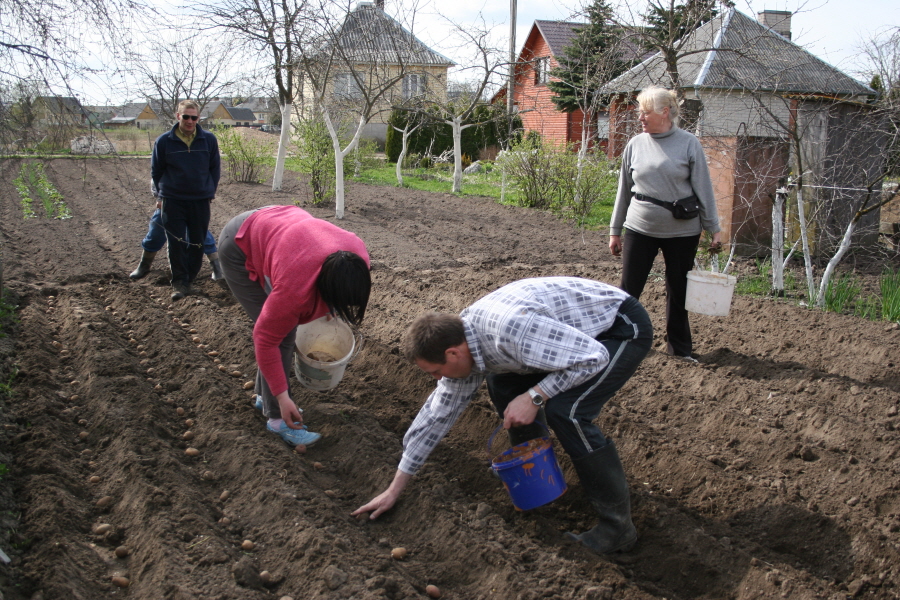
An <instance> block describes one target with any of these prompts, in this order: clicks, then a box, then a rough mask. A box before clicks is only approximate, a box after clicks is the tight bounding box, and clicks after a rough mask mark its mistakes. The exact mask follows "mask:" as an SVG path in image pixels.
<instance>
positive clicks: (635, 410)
mask: <svg viewBox="0 0 900 600" xmlns="http://www.w3.org/2000/svg"><path fill="white" fill-rule="evenodd" d="M148 163H149V161H148V160H147V159H130V160H122V159H108V158H107V159H101V158H90V159H84V160H69V159H60V160H52V161H48V162H47V163H46V171H47V174H48V177H49V178H50V180H51V181H52V182H53V183H54V184H55V185H56V186H57V188H59V190H60V191H61V192H62V194H63V196H64V198H65V202H66V203H67V204H68V206H69V207H70V209H71V211H72V214H73V215H74V216H73V218H71V219H69V220H65V221H59V220H48V219H45V218H35V219H28V220H24V219H23V218H22V210H21V205H20V202H19V197H18V194H17V192H16V190H15V188H14V187H13V185H12V183H11V181H12V180H13V179H14V178H15V177H16V174H17V172H18V169H19V168H20V165H21V163H20V162H19V161H15V160H5V161H2V162H0V174H2V177H0V233H2V250H3V261H4V266H5V273H4V280H5V285H6V286H7V287H8V288H9V289H10V291H11V292H12V293H13V294H14V295H13V296H11V297H14V298H16V300H15V301H16V302H17V303H18V304H19V317H20V324H19V325H18V327H17V330H16V331H15V333H14V338H13V341H14V343H15V347H14V349H13V350H10V352H12V351H14V353H15V354H14V356H13V358H11V359H10V361H14V364H15V366H16V368H17V369H18V374H17V376H16V377H15V378H14V379H13V380H12V395H11V396H8V397H6V398H5V399H3V401H2V406H0V421H2V430H0V439H2V445H0V462H3V463H4V464H6V465H7V466H8V467H9V469H10V472H9V473H8V474H6V475H5V476H3V479H2V482H0V510H2V516H0V548H2V549H3V550H5V551H6V552H7V553H8V554H9V555H10V557H11V558H12V562H11V564H8V565H0V590H2V594H3V598H5V599H6V600H19V599H37V598H45V599H51V598H75V599H77V598H84V599H95V598H100V597H128V598H142V599H159V598H168V599H174V600H186V599H197V600H199V599H206V600H211V599H217V600H225V599H242V600H245V599H275V598H281V597H283V596H290V597H293V598H295V599H297V600H299V599H300V598H304V599H320V598H321V599H325V598H329V599H331V598H335V599H336V598H342V599H346V598H353V599H376V598H385V599H392V600H398V599H401V598H424V597H426V596H425V586H426V585H428V584H434V585H437V586H438V587H439V588H440V589H441V590H442V592H443V598H457V599H466V600H474V599H488V598H490V599H508V600H530V599H537V598H558V599H563V600H569V599H572V600H574V599H579V600H580V599H586V598H587V599H601V598H603V599H611V598H622V599H629V600H630V599H651V598H654V599H663V598H670V599H671V598H723V599H724V598H785V597H791V598H794V597H796V598H844V597H848V596H857V597H871V598H895V597H897V595H898V594H900V533H898V531H900V477H898V476H900V459H898V452H900V445H898V440H900V435H898V432H897V427H898V424H900V423H898V416H897V415H898V403H900V369H898V365H897V361H898V359H900V328H898V326H897V325H894V324H889V323H879V322H869V321H863V320H860V319H857V318H853V317H849V316H843V315H838V314H831V313H823V312H819V311H811V310H808V309H805V308H802V307H799V306H796V305H794V304H793V303H789V302H775V301H771V300H764V299H753V298H748V297H737V298H736V299H735V302H734V306H733V310H732V313H731V315H730V316H729V317H722V318H714V317H702V316H697V317H694V318H693V329H694V332H695V336H696V343H695V347H696V350H697V353H698V355H699V358H700V362H699V363H698V364H695V365H691V364H687V363H684V362H681V361H677V360H673V359H671V358H670V357H667V356H666V355H664V354H662V353H661V352H660V350H661V349H662V348H663V345H662V339H661V336H659V335H658V336H657V339H656V341H655V350H654V351H653V352H652V353H651V355H650V356H649V357H648V358H647V359H646V360H645V361H644V363H643V365H642V366H641V368H640V369H639V371H638V373H637V374H636V375H635V377H634V378H633V379H632V380H631V382H630V383H629V384H628V385H627V386H626V387H625V388H624V389H623V390H622V391H621V392H620V393H619V394H617V396H616V397H615V398H614V399H613V400H612V401H611V402H610V404H609V405H608V407H607V408H606V409H605V410H604V411H603V413H602V415H601V417H600V420H599V423H600V426H601V428H602V429H603V431H604V432H605V433H606V434H607V435H609V436H611V437H612V438H614V439H615V440H616V443H617V444H618V446H619V449H620V452H621V455H622V458H623V462H624V464H625V467H626V472H627V474H628V477H629V482H630V486H631V491H632V498H633V507H634V519H635V524H636V526H637V528H638V532H639V535H640V539H639V541H638V543H637V545H636V546H635V548H634V549H633V550H632V551H630V552H628V553H625V554H620V555H615V556H609V557H600V556H596V555H594V554H592V553H591V552H590V551H588V550H586V549H584V548H582V547H580V546H577V545H574V544H572V543H571V542H568V541H567V540H566V538H565V536H564V532H565V531H569V530H576V531H581V530H584V529H585V528H588V527H590V526H591V525H592V520H593V518H592V515H591V509H590V507H589V504H588V502H587V500H586V498H585V496H584V495H583V492H582V490H581V488H580V485H579V484H578V482H577V478H576V477H575V475H574V471H573V469H572V467H571V464H570V463H569V462H568V460H567V458H566V457H565V456H564V455H563V454H562V453H559V456H560V461H561V464H562V467H563V470H564V473H565V476H566V479H567V481H568V483H569V491H568V492H567V493H566V494H564V495H563V496H562V497H561V498H560V499H558V500H556V501H554V502H553V503H551V504H549V505H547V506H544V507H541V508H538V509H536V510H533V511H529V512H518V511H516V510H515V509H514V508H513V506H512V504H511V502H510V499H509V497H508V495H507V494H506V492H505V491H504V490H503V488H502V487H501V485H500V483H499V482H498V481H497V479H496V478H495V477H494V476H493V475H492V474H491V472H490V467H489V465H490V458H489V456H488V451H487V448H486V443H487V440H488V438H489V436H490V434H491V432H492V431H493V430H494V428H495V427H496V426H497V424H498V419H497V418H496V415H495V414H494V413H493V411H492V409H491V405H490V403H489V401H488V399H487V396H486V392H485V391H484V390H482V391H481V392H480V393H479V395H478V397H477V398H476V399H475V400H474V401H473V403H472V405H471V406H470V407H469V408H468V409H467V410H466V412H465V413H464V414H463V416H462V418H461V419H460V422H459V423H458V424H457V425H456V427H455V428H454V429H453V431H452V432H451V433H450V435H449V436H448V437H447V438H446V439H445V441H444V442H443V443H442V444H441V445H440V446H439V447H438V449H437V450H436V452H435V453H434V455H433V456H432V458H431V460H430V461H429V463H428V464H427V466H426V467H425V468H424V469H423V471H422V472H421V473H420V474H419V475H418V476H417V477H416V478H415V479H414V480H413V482H412V483H411V484H410V486H409V487H408V488H407V491H406V492H405V493H404V495H403V497H402V498H401V500H400V502H399V503H398V505H397V506H396V507H395V508H394V509H393V510H392V511H390V512H389V513H387V514H385V515H383V516H382V517H381V518H380V519H378V520H377V521H366V520H358V519H354V518H352V517H351V516H350V513H351V511H353V510H354V509H355V508H357V507H358V506H360V505H362V504H363V503H365V502H366V501H368V500H369V499H370V498H371V497H372V496H373V495H375V494H376V493H378V492H379V491H381V490H382V489H383V488H384V487H385V486H386V485H387V484H388V483H389V482H390V480H391V478H392V477H393V474H394V472H395V469H396V466H397V461H398V459H399V457H400V453H401V443H402V437H403V434H404V432H405V430H406V428H407V427H408V425H409V424H410V422H411V420H412V418H413V417H414V416H415V414H416V412H417V410H418V409H419V407H420V406H421V403H422V401H423V400H424V398H425V397H426V395H427V394H428V392H429V391H430V390H431V389H432V388H433V385H434V383H433V380H431V378H430V377H428V376H427V375H425V374H423V373H421V372H420V371H418V370H417V369H416V368H415V367H413V366H411V365H408V364H406V363H405V362H403V361H402V360H401V359H400V357H399V355H398V343H399V339H400V335H401V333H402V331H403V329H404V328H405V326H406V325H407V324H408V323H409V322H410V320H411V319H413V318H414V317H415V316H416V315H418V314H419V313H421V312H423V311H425V310H439V311H452V312H456V311H459V310H461V309H462V308H464V307H465V306H466V305H468V304H469V303H471V302H472V301H474V300H475V299H477V298H479V297H480V296H482V295H484V294H485V293H487V292H489V291H492V290H494V289H496V288H497V287H499V286H500V285H503V284H505V283H507V282H510V281H514V280H516V279H520V278H524V277H534V276H546V275H574V276H580V277H589V278H594V279H598V280H601V281H606V282H610V283H617V282H618V280H619V276H620V263H619V262H618V261H617V260H615V259H613V258H612V257H610V256H609V253H608V251H607V250H606V244H605V241H604V238H603V236H602V235H601V233H599V232H581V231H579V230H577V229H575V228H573V227H571V226H570V225H569V224H567V223H565V222H562V221H559V220H557V219H556V218H554V217H553V216H552V215H549V214H545V213H540V212H536V211H529V210H524V209H519V208H512V207H505V206H500V205H498V204H496V203H494V202H491V201H489V200H486V199H481V198H471V197H464V198H460V197H456V196H452V195H448V194H428V193H423V192H417V191H411V190H404V189H392V188H381V187H370V186H365V185H355V184H351V185H350V186H349V189H348V193H347V214H346V218H345V219H343V220H342V221H340V222H339V224H340V225H341V226H342V227H344V228H346V229H349V230H351V231H354V232H356V233H357V234H358V235H359V236H360V237H361V238H362V239H363V240H365V242H366V243H367V245H368V247H369V249H370V252H371V255H372V258H373V276H374V290H373V297H372V300H371V303H370V307H369V311H368V313H367V317H366V323H365V324H364V327H363V333H364V334H365V337H366V343H365V346H364V348H363V350H362V351H361V352H360V354H359V355H358V357H357V358H356V359H355V360H354V361H353V362H352V363H351V364H350V365H349V366H348V368H347V371H346V374H345V376H344V380H343V381H342V382H341V384H340V385H339V386H338V387H337V388H336V389H334V390H331V391H328V392H320V393H317V392H311V391H308V390H305V389H304V388H302V387H301V386H300V385H299V384H297V383H296V382H295V383H294V384H293V388H292V393H293V395H294V397H295V398H296V399H297V401H298V403H299V404H300V405H301V406H302V407H303V408H304V410H305V411H306V412H305V417H306V420H307V422H308V423H309V425H310V426H311V428H312V429H313V430H315V431H319V432H321V433H322V434H323V435H324V438H323V440H322V441H321V442H320V443H319V444H317V445H316V446H315V447H313V448H310V449H309V450H308V451H307V452H306V453H305V454H297V453H294V452H293V451H292V450H291V449H290V448H289V447H287V446H286V445H285V444H283V443H282V442H281V441H280V440H279V439H278V438H277V437H275V436H273V435H271V434H267V433H266V432H265V429H264V421H263V417H262V416H261V415H260V414H259V413H258V412H257V411H256V410H255V409H254V408H253V406H252V405H251V404H250V396H249V395H250V392H249V391H247V389H246V383H247V382H249V381H251V380H252V378H253V376H254V374H255V364H254V358H253V350H252V346H251V344H250V334H251V324H250V322H249V320H248V319H247V317H246V316H245V314H244V313H243V311H242V310H241V309H240V307H239V306H238V305H237V304H236V303H235V302H234V300H233V298H232V297H231V296H230V295H229V294H228V293H226V292H225V291H224V290H223V289H221V288H220V287H218V286H217V285H216V284H214V283H213V282H212V281H210V280H209V279H208V276H209V271H208V268H206V267H205V268H204V271H203V274H202V275H203V281H202V283H201V285H200V289H201V293H200V294H199V295H197V296H191V297H189V298H188V299H186V300H184V301H181V302H178V303H171V302H170V301H169V293H170V288H169V286H168V283H167V274H166V272H165V262H164V261H163V260H158V261H157V262H156V264H155V265H154V267H155V269H154V270H153V271H152V272H151V275H150V276H149V277H147V278H146V279H144V280H142V281H140V282H132V281H130V280H129V279H128V277H127V274H128V273H129V272H130V271H131V270H132V269H133V268H134V266H135V265H136V262H137V260H138V257H139V253H140V248H139V241H140V239H141V237H142V236H143V234H144V232H145V231H146V227H147V221H148V218H149V216H150V213H151V212H152V198H151V197H150V196H149V193H148V192H147V185H146V181H147V176H148V171H149V164H148ZM305 196H306V192H305V191H304V188H303V185H302V182H300V181H297V180H296V179H294V178H293V177H289V178H287V180H286V184H285V189H284V190H283V191H280V192H272V191H271V190H270V189H269V188H268V187H267V186H264V185H249V184H237V183H229V182H223V185H222V186H221V188H220V190H219V193H218V195H217V198H216V199H215V201H214V202H213V205H212V208H213V217H212V228H213V230H214V232H216V233H218V231H219V230H220V229H221V227H222V226H223V225H224V224H225V223H226V222H227V221H228V220H229V219H230V218H231V217H232V216H234V215H236V214H238V213H240V212H243V211H245V210H248V209H251V208H254V207H258V206H263V205H267V204H288V203H292V202H294V201H295V200H298V199H301V198H303V197H305ZM310 211H311V212H312V213H313V214H314V215H316V216H318V217H322V218H327V219H333V209H331V208H317V207H313V208H310ZM661 271H662V266H661V265H660V266H659V268H658V269H656V270H655V272H656V273H661ZM664 295H665V292H664V288H663V284H662V282H661V280H660V278H659V277H656V276H652V277H651V281H650V283H649V285H648V288H647V291H646V292H645V296H644V298H642V301H643V302H644V303H645V305H646V306H647V307H648V309H649V311H650V313H651V314H652V316H653V319H654V326H655V327H656V328H657V330H660V331H661V329H662V327H661V326H662V320H663V314H664ZM9 364H10V365H12V364H13V363H12V362H10V363H9ZM191 448H192V449H195V450H196V452H188V449H191ZM245 541H249V542H252V546H251V544H245ZM395 547H404V548H406V549H407V551H408V554H407V556H406V558H405V559H403V560H396V559H393V558H392V557H391V550H392V548H395ZM116 578H119V579H116ZM122 578H124V579H127V582H128V586H127V587H117V584H119V585H124V584H125V583H126V582H125V581H124V579H122Z"/></svg>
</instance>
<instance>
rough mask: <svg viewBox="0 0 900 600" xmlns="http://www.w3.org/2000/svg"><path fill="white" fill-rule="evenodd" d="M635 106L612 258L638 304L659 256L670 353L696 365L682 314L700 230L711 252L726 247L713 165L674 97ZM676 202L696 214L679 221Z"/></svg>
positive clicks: (658, 93)
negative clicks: (638, 129) (682, 120)
mask: <svg viewBox="0 0 900 600" xmlns="http://www.w3.org/2000/svg"><path fill="white" fill-rule="evenodd" d="M637 102H638V106H639V109H640V114H639V118H640V121H641V126H642V128H643V133H640V134H638V135H637V136H635V137H634V138H632V139H631V141H629V142H628V145H627V146H626V147H625V152H624V153H623V155H622V169H621V173H620V176H619V191H618V194H617V196H616V205H615V207H614V209H613V214H612V220H611V222H610V230H609V232H610V235H609V249H610V251H611V252H612V253H613V255H614V256H619V255H621V256H622V283H621V286H620V287H621V288H622V289H623V290H625V291H626V292H628V293H629V294H631V295H632V296H633V297H635V298H640V297H641V292H643V291H644V285H645V284H646V282H647V276H648V275H649V274H650V269H651V268H652V266H653V261H654V260H655V259H656V255H657V254H658V253H659V251H660V250H662V253H663V259H664V261H665V265H666V343H667V350H668V352H669V354H672V355H674V356H678V357H682V358H684V359H686V360H689V361H693V362H696V361H695V359H694V358H693V357H692V356H691V352H692V350H693V348H692V342H691V327H690V323H689V321H688V313H687V310H685V308H684V299H685V295H686V293H687V273H688V271H690V270H691V267H692V266H693V264H694V257H695V256H696V254H697V245H698V243H699V241H700V234H701V232H702V231H703V230H706V231H708V232H710V233H711V234H712V238H713V239H712V246H711V250H715V251H717V250H718V249H719V248H720V247H721V243H720V241H719V237H720V233H719V216H718V213H717V211H716V199H715V196H714V194H713V187H712V181H711V180H710V177H709V167H708V166H707V164H706V156H705V155H704V154H703V147H702V146H701V145H700V141H699V140H698V139H697V138H696V137H695V136H694V135H692V134H690V133H688V132H687V131H684V130H683V129H679V128H678V124H677V123H678V100H677V97H676V95H675V92H673V91H672V90H667V89H663V88H658V87H651V88H647V89H645V90H644V91H643V92H641V93H640V94H638V97H637ZM676 200H684V201H687V202H686V204H687V205H691V204H694V205H699V207H698V208H699V210H698V211H697V215H696V216H694V217H692V218H676V216H675V213H674V212H673V203H674V202H675V201H676ZM682 217H683V216H682Z"/></svg>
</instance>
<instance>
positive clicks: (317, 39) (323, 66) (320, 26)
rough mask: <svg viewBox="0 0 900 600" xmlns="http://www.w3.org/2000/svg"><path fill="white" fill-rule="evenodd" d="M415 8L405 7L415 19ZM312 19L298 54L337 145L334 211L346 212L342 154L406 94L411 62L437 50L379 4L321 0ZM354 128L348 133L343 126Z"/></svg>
mask: <svg viewBox="0 0 900 600" xmlns="http://www.w3.org/2000/svg"><path fill="white" fill-rule="evenodd" d="M414 12H415V11H414V10H411V11H407V13H406V14H407V18H408V19H410V20H411V18H412V15H413V14H414ZM315 14H316V15H317V16H316V17H315V18H314V19H313V20H312V21H313V22H314V23H315V26H314V27H313V28H312V31H314V35H313V36H312V39H313V40H314V43H312V44H309V45H307V46H305V47H304V48H303V50H302V52H301V55H300V57H299V60H298V66H299V69H300V76H301V77H302V81H303V83H302V87H303V89H304V95H309V96H310V97H311V98H312V102H311V104H310V106H306V107H304V108H305V109H306V110H307V111H318V113H319V114H320V115H321V117H322V119H323V120H324V121H325V125H326V127H327V128H328V133H329V135H330V136H331V140H332V145H333V147H334V160H335V174H336V182H335V215H336V216H337V218H338V219H342V218H343V217H344V178H343V173H344V166H343V165H344V158H345V157H346V156H347V155H348V154H349V153H350V152H352V151H353V150H354V149H355V148H356V147H357V144H358V143H359V139H360V137H361V136H362V134H363V131H364V130H365V128H366V125H367V124H368V123H369V122H370V120H371V119H372V118H373V117H374V116H376V115H379V114H381V113H388V112H389V111H390V109H391V106H392V105H393V104H394V103H395V102H398V101H399V99H400V98H402V94H403V89H402V85H401V84H402V82H403V81H404V78H405V77H406V75H407V74H408V73H409V67H410V65H411V64H416V65H422V64H429V63H430V62H432V61H433V57H432V56H431V54H435V53H433V52H432V51H431V50H429V49H428V48H427V47H425V46H424V45H422V44H421V43H420V42H419V41H418V40H417V39H416V38H415V36H414V35H413V34H412V32H411V31H409V30H407V29H405V28H403V27H402V26H401V25H400V24H399V23H398V22H397V21H396V20H394V19H393V18H391V17H389V16H388V15H387V14H386V13H385V12H384V11H383V10H382V9H381V8H380V7H379V6H377V5H374V4H360V5H358V6H357V7H356V9H355V10H349V8H348V7H344V6H340V5H337V4H334V3H331V2H329V1H328V0H323V1H322V2H321V3H320V4H319V6H318V8H317V10H316V13H315ZM344 130H346V131H348V132H351V133H350V135H349V139H347V136H346V135H342V133H341V132H342V131H344Z"/></svg>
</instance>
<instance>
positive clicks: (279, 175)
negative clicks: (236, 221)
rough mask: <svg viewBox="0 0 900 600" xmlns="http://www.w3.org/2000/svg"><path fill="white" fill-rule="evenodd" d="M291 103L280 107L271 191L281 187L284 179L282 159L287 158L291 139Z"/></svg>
mask: <svg viewBox="0 0 900 600" xmlns="http://www.w3.org/2000/svg"><path fill="white" fill-rule="evenodd" d="M292 106H293V105H292V104H291V103H287V104H285V105H283V106H282V107H281V135H280V136H278V156H277V157H276V158H275V175H274V176H273V177H272V191H273V192H277V191H279V190H280V189H281V182H282V181H283V180H284V161H285V159H286V158H287V147H288V143H289V142H290V140H291V107H292Z"/></svg>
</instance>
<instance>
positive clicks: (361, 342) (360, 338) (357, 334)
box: [348, 327, 366, 362]
mask: <svg viewBox="0 0 900 600" xmlns="http://www.w3.org/2000/svg"><path fill="white" fill-rule="evenodd" d="M352 331H353V339H354V340H356V341H355V343H354V345H353V354H351V355H350V359H349V360H353V359H354V358H356V355H357V354H359V351H360V350H362V348H363V346H365V345H366V336H364V335H363V334H362V331H360V330H359V329H356V328H355V327H354V328H352ZM348 362H349V361H348Z"/></svg>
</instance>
